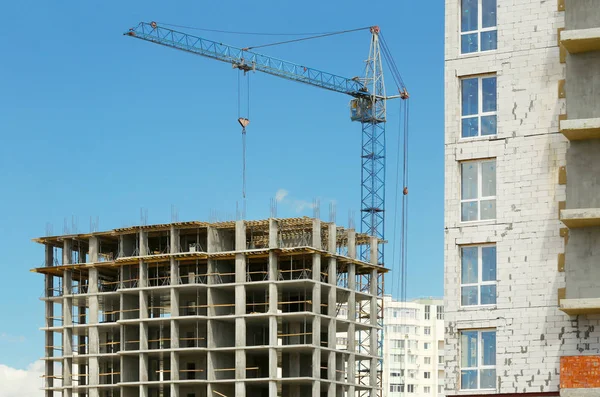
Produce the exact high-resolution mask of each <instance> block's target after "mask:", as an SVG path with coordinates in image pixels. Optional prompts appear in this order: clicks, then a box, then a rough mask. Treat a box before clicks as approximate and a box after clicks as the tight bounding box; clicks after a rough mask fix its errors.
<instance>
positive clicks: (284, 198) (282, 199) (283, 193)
mask: <svg viewBox="0 0 600 397" xmlns="http://www.w3.org/2000/svg"><path fill="white" fill-rule="evenodd" d="M275 200H276V201H277V202H278V203H282V204H284V205H286V206H288V207H290V208H291V209H293V210H294V211H295V212H297V213H300V212H303V211H306V210H312V209H313V208H314V207H315V204H314V203H313V202H311V201H307V200H300V199H296V198H294V197H292V196H290V192H289V191H287V190H286V189H279V190H277V192H276V193H275Z"/></svg>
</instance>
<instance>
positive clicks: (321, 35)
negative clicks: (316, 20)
mask: <svg viewBox="0 0 600 397" xmlns="http://www.w3.org/2000/svg"><path fill="white" fill-rule="evenodd" d="M367 29H371V27H370V26H367V27H363V28H357V29H349V30H340V31H338V32H330V33H324V34H319V35H316V36H311V37H302V38H300V39H293V40H286V41H279V42H275V43H269V44H261V45H255V46H251V47H246V48H243V50H244V51H248V50H253V49H255V48H263V47H271V46H275V45H280V44H288V43H296V42H298V41H304V40H312V39H319V38H322V37H328V36H335V35H338V34H343V33H350V32H358V31H359V30H367Z"/></svg>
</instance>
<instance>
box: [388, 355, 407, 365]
mask: <svg viewBox="0 0 600 397" xmlns="http://www.w3.org/2000/svg"><path fill="white" fill-rule="evenodd" d="M391 358H392V362H395V363H401V362H404V354H392V355H391Z"/></svg>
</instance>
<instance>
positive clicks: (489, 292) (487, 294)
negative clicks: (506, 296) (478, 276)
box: [481, 285, 496, 305]
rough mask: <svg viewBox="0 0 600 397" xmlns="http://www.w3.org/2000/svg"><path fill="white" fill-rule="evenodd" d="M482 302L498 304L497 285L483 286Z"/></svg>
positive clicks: (484, 303)
mask: <svg viewBox="0 0 600 397" xmlns="http://www.w3.org/2000/svg"><path fill="white" fill-rule="evenodd" d="M481 304H482V305H494V304H496V285H482V286H481Z"/></svg>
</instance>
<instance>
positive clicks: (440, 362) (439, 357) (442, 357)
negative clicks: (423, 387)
mask: <svg viewBox="0 0 600 397" xmlns="http://www.w3.org/2000/svg"><path fill="white" fill-rule="evenodd" d="M438 364H444V356H438Z"/></svg>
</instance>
